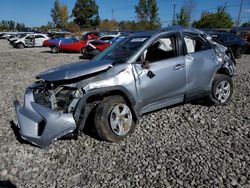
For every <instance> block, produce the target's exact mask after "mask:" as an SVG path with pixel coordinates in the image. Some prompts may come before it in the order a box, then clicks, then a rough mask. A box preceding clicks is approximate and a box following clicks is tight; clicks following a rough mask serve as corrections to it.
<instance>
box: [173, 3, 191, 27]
mask: <svg viewBox="0 0 250 188" xmlns="http://www.w3.org/2000/svg"><path fill="white" fill-rule="evenodd" d="M189 20H190V17H189V15H188V14H187V13H186V11H185V9H184V7H182V8H181V10H180V13H178V14H177V15H176V24H177V25H183V26H188V25H189Z"/></svg>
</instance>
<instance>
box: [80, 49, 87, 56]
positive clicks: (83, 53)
mask: <svg viewBox="0 0 250 188" xmlns="http://www.w3.org/2000/svg"><path fill="white" fill-rule="evenodd" d="M85 50H86V48H82V49H81V53H82V55H83V56H86V53H85Z"/></svg>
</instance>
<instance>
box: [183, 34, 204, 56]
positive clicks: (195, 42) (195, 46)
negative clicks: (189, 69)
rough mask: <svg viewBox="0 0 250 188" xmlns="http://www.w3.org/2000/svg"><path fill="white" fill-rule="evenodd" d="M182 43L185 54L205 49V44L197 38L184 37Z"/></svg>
mask: <svg viewBox="0 0 250 188" xmlns="http://www.w3.org/2000/svg"><path fill="white" fill-rule="evenodd" d="M184 41H185V44H186V47H187V53H194V52H199V51H202V50H206V49H207V48H206V45H205V43H204V42H203V41H202V40H201V39H199V38H190V37H186V36H185V37H184Z"/></svg>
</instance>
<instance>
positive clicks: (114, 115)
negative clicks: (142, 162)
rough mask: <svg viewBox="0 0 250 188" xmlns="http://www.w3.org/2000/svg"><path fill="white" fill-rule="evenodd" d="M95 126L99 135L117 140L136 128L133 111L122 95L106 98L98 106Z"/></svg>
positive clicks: (106, 138)
mask: <svg viewBox="0 0 250 188" xmlns="http://www.w3.org/2000/svg"><path fill="white" fill-rule="evenodd" d="M95 128H96V132H97V134H98V136H99V137H100V138H102V139H104V140H106V141H110V142H116V141H119V140H121V139H123V138H124V137H126V136H127V135H129V134H131V133H132V132H133V131H134V129H135V121H134V118H133V114H132V111H131V109H130V107H129V106H128V105H127V103H126V101H125V100H124V99H123V98H122V97H121V96H110V97H106V98H104V99H103V100H102V101H101V102H100V103H99V105H98V106H97V108H96V112H95Z"/></svg>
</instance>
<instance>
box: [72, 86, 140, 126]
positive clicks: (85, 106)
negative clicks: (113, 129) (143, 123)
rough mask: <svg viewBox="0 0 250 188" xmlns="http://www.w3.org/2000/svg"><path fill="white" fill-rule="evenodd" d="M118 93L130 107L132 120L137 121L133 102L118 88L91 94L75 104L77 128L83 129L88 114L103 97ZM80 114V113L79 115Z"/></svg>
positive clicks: (137, 115) (89, 114) (137, 116)
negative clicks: (83, 100)
mask: <svg viewBox="0 0 250 188" xmlns="http://www.w3.org/2000/svg"><path fill="white" fill-rule="evenodd" d="M114 95H119V96H122V97H123V98H124V100H125V101H126V103H127V105H128V106H129V107H130V109H131V112H132V114H133V117H134V120H135V121H138V119H139V114H138V113H137V112H136V110H135V109H134V108H133V102H132V101H131V100H130V99H129V97H128V96H127V95H126V94H125V93H124V92H122V91H120V90H112V91H104V92H100V93H96V94H93V95H91V96H89V97H88V98H87V99H86V100H85V102H83V103H81V104H80V105H79V106H77V109H76V111H75V115H76V117H77V116H78V118H77V122H78V130H83V129H84V127H85V123H86V121H87V119H88V118H89V116H91V114H92V112H93V111H94V110H95V108H96V106H97V105H98V104H99V103H100V102H101V101H102V100H103V99H104V98H105V97H108V96H114ZM80 114H82V115H80Z"/></svg>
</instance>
